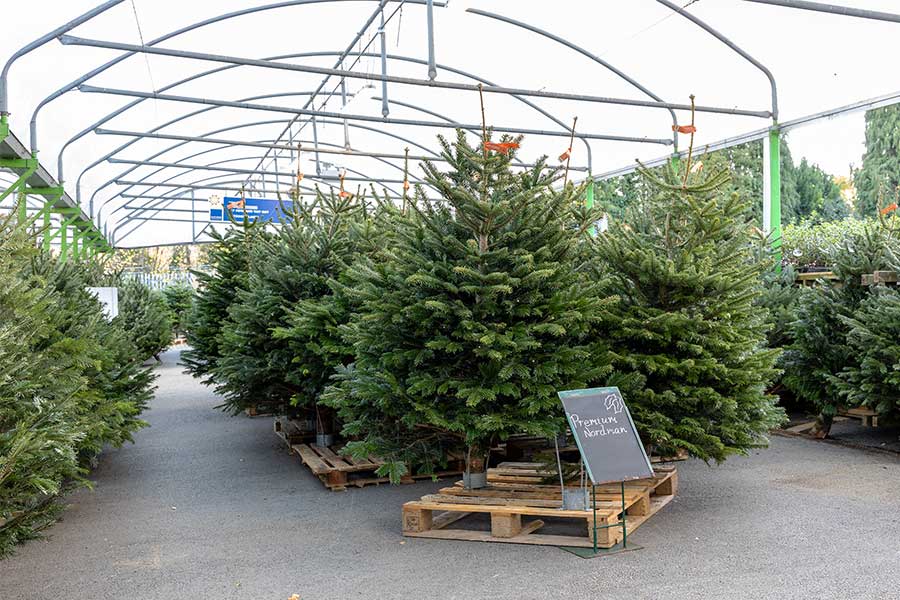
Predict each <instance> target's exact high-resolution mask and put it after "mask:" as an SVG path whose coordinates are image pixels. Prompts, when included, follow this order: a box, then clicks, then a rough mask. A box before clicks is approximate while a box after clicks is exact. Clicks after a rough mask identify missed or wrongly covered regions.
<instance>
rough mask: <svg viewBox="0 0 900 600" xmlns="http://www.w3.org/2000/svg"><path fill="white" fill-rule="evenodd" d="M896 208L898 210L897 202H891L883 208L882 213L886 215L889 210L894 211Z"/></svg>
mask: <svg viewBox="0 0 900 600" xmlns="http://www.w3.org/2000/svg"><path fill="white" fill-rule="evenodd" d="M895 210H897V203H896V202H891V203H890V204H888V205H887V206H885V207H884V208H882V209H881V214H883V215H886V214H888V213H889V212H893V211H895Z"/></svg>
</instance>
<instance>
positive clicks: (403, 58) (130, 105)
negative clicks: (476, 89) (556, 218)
mask: <svg viewBox="0 0 900 600" xmlns="http://www.w3.org/2000/svg"><path fill="white" fill-rule="evenodd" d="M339 54H340V53H339V52H335V51H318V52H302V53H293V54H283V55H278V56H273V57H270V58H268V59H267V60H283V59H287V58H309V57H317V56H337V55H339ZM356 56H359V57H365V58H370V57H377V56H378V55H376V54H374V53H368V54H367V53H357V54H356ZM388 58H389V59H390V60H397V61H401V62H410V63H418V64H427V63H426V61H424V60H422V59H419V58H415V57H409V56H403V55H398V54H388ZM239 66H241V65H224V66H221V67H216V68H214V69H209V70H207V71H204V72H201V73H197V74H195V75H191V76H190V77H186V78H184V79H181V80H179V81H176V82H174V83H171V84H169V85H166V86H164V87H162V88H160V89H159V90H158V91H160V92H163V91H167V90H170V89H172V88H174V87H176V86H179V85H182V84H184V83H188V82H191V81H194V80H196V79H200V78H202V77H206V76H207V75H213V74H216V73H220V72H222V71H226V70H228V69H235V68H238V67H239ZM438 67H439V68H441V69H443V70H445V71H448V72H451V73H456V74H458V75H462V76H463V77H468V78H469V79H472V80H474V81H478V82H480V83H483V84H486V85H494V83H493V82H491V81H489V80H487V79H484V78H482V77H480V76H478V75H474V74H472V73H470V72H467V71H463V70H462V69H457V68H455V67H450V66H448V65H445V64H438ZM298 93H299V92H298ZM304 93H306V92H304ZM309 93H311V92H309ZM274 97H278V95H265V96H254V97H251V98H248V100H251V99H261V98H274ZM512 97H513V98H515V99H516V100H518V101H519V102H522V103H523V104H525V105H526V106H528V107H530V108H532V109H534V110H536V111H537V112H539V113H540V114H542V115H544V116H545V117H547V118H548V119H550V120H551V121H553V122H554V123H556V124H557V125H559V126H561V127H563V128H565V127H566V124H565V123H563V122H562V121H561V120H559V119H557V118H556V117H554V116H553V115H552V114H550V113H549V112H548V111H546V110H544V109H543V108H541V107H540V106H538V105H537V104H535V103H534V102H532V101H531V100H529V99H527V98H524V97H520V96H516V95H513V96H512ZM145 100H147V98H138V99H136V100H133V101H132V102H129V103H128V104H126V105H124V106H122V107H121V108H119V109H117V110H115V111H113V112H111V113H109V114H108V115H106V116H105V117H102V118H101V119H100V120H98V121H97V122H95V123H94V124H93V125H91V126H89V127H87V128H85V129H83V130H81V131H80V132H79V133H77V134H75V135H74V136H73V137H71V138H69V140H68V141H67V142H66V143H65V144H63V147H62V149H61V150H60V153H59V157H58V165H57V170H58V177H57V179H58V180H59V181H60V182H61V181H63V153H64V152H65V150H66V148H67V147H68V146H69V145H70V144H72V143H73V142H75V141H77V140H78V139H80V138H81V137H83V136H85V135H87V134H88V133H90V132H91V131H93V130H94V129H96V128H97V127H100V126H101V125H104V124H105V123H107V122H109V121H110V120H111V119H113V118H115V117H117V116H119V115H121V114H122V113H124V112H126V111H128V110H130V109H131V108H133V107H134V106H136V105H138V104H140V103H141V102H144V101H145ZM215 108H217V107H215V106H211V107H207V108H204V109H200V110H197V111H194V112H193V113H189V114H188V115H185V117H184V118H187V117H188V116H193V115H197V114H200V113H203V112H206V111H208V110H214V109H215ZM180 120H182V118H181V117H179V118H176V119H173V120H172V121H169V122H168V123H165V124H163V125H160V126H158V127H156V128H154V129H152V130H151V131H158V130H159V129H161V128H163V127H166V126H167V125H171V124H173V123H175V122H177V121H180ZM287 122H289V123H291V122H294V120H293V119H288V120H287ZM319 122H321V123H326V122H329V121H325V120H322V119H319ZM351 127H356V128H358V129H369V130H371V131H376V130H375V129H373V128H371V127H365V126H363V125H355V126H354V125H351ZM378 131H381V130H378ZM381 132H382V133H384V134H385V135H393V134H390V133H388V132H385V131H381ZM393 137H396V138H398V139H401V140H403V141H405V142H407V143H410V144H413V145H415V146H416V147H419V148H422V149H423V150H426V151H427V152H431V153H432V154H435V153H434V152H432V151H431V150H429V149H427V148H425V147H424V146H421V145H420V144H417V143H415V142H411V141H410V140H407V139H406V138H404V137H400V136H397V135H393ZM575 137H576V138H578V139H580V140H581V141H582V143H584V145H585V148H586V150H587V157H588V161H587V162H588V170H590V169H591V164H592V154H591V145H590V143H588V141H587V140H586V139H584V138H583V137H581V136H579V135H578V134H576V135H575ZM136 141H137V140H132V141H130V142H127V143H125V144H123V145H122V146H120V147H119V148H118V149H116V150H115V151H113V152H112V153H110V154H107V155H106V156H104V157H103V158H101V159H99V160H97V161H95V162H94V163H92V164H91V165H89V166H87V167H86V168H85V169H84V170H82V172H81V174H80V175H79V176H78V180H77V182H76V186H75V196H76V201H77V202H78V203H79V204H81V179H82V177H83V176H84V174H85V172H87V171H88V170H90V169H91V168H93V167H95V166H97V165H99V164H102V163H103V162H104V161H105V160H106V159H107V158H109V157H110V156H113V155H115V154H116V153H117V152H119V151H121V150H124V149H125V148H127V147H128V146H130V145H131V144H133V143H135V142H136ZM435 156H437V154H435ZM95 195H96V191H95V193H94V194H92V196H91V203H90V210H89V214H90V215H91V217H93V214H94V209H93V198H94V196H95Z"/></svg>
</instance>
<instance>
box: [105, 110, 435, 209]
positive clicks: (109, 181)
mask: <svg viewBox="0 0 900 600" xmlns="http://www.w3.org/2000/svg"><path fill="white" fill-rule="evenodd" d="M285 95H289V94H285ZM204 110H207V109H204ZM288 121H289V120H288V119H275V120H267V121H256V122H252V123H241V124H239V125H232V126H229V127H225V128H222V129H219V130H217V131H215V132H211V133H210V134H214V133H220V132H223V131H231V130H235V129H241V128H244V127H254V126H258V125H268V124H273V123H287V122H288ZM327 123H328V124H334V125H339V124H340V121H327ZM350 127H352V128H354V129H364V130H367V131H371V132H373V133H378V134H381V135H386V136H388V137H391V138H395V139H398V140H400V141H402V142H406V143H408V144H410V145H412V146H415V147H417V148H419V149H420V150H423V151H424V152H427V153H429V154H433V155H435V156H437V154H436V153H435V152H434V151H433V150H431V149H429V148H426V147H425V146H422V145H420V144H418V143H416V142H414V141H412V140H408V139H406V138H404V137H402V136H399V135H396V134H393V133H391V132H388V131H383V130H380V129H376V128H374V127H368V126H365V125H350ZM134 141H137V140H134ZM132 143H133V142H132ZM180 145H181V144H178V145H175V146H172V147H170V148H167V149H165V150H163V151H161V152H159V153H157V154H155V155H153V156H152V157H151V158H156V157H157V156H159V155H161V154H163V153H165V152H168V151H169V150H172V149H174V148H176V147H178V146H180ZM200 154H203V152H199V153H197V154H194V155H191V156H198V155H200ZM110 156H111V155H107V156H106V157H105V158H104V159H102V160H101V161H100V162H102V161H105V160H106V159H107V158H109V157H110ZM98 164H99V162H98ZM136 168H137V167H133V168H131V169H127V170H125V171H124V172H123V173H120V174H119V175H118V177H122V176H124V175H127V174H128V173H131V172H132V171H134V170H136ZM160 170H161V169H160ZM157 172H159V170H157V171H154V173H157ZM154 173H151V174H148V175H146V176H145V177H144V178H146V177H149V176H150V175H153V174H154ZM118 177H117V178H118ZM117 178H113V179H110V180H108V181H107V182H106V183H104V184H103V185H102V186H100V187H99V188H97V189H96V190H95V191H94V194H92V196H91V203H92V204H93V201H94V198H95V196H96V194H97V192H99V191H100V190H101V189H103V188H105V187H107V186H108V185H112V184H113V183H114V182H115V181H116V180H117ZM125 191H128V190H127V189H126V190H123V192H125ZM121 193H122V192H119V193H117V194H115V195H113V196H112V197H110V198H107V199H106V200H104V201H103V203H102V204H101V205H100V208H99V209H98V211H97V218H98V222H99V219H100V217H101V212H102V210H103V207H104V206H106V205H107V204H108V203H109V202H111V201H112V200H114V199H115V198H116V197H118V196H119V195H120V194H121ZM113 212H115V210H114V211H113ZM112 214H113V213H110V215H108V216H107V218H109V216H111V215H112Z"/></svg>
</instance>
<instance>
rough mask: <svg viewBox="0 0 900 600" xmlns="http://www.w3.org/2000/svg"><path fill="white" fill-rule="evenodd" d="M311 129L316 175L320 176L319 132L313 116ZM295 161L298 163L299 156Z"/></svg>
mask: <svg viewBox="0 0 900 600" xmlns="http://www.w3.org/2000/svg"><path fill="white" fill-rule="evenodd" d="M344 122H345V123H346V122H347V120H346V119H344ZM312 127H313V150H314V151H315V153H316V175H319V176H321V175H322V167H321V165H320V164H319V130H318V127H317V126H316V117H315V115H313V117H312ZM297 160H298V161H299V160H300V157H299V156H298V157H297Z"/></svg>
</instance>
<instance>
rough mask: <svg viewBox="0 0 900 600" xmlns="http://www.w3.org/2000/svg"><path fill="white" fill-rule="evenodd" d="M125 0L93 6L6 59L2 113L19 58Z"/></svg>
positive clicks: (0, 88) (0, 76)
mask: <svg viewBox="0 0 900 600" xmlns="http://www.w3.org/2000/svg"><path fill="white" fill-rule="evenodd" d="M124 1H125V0H109V1H108V2H104V3H103V4H101V5H99V6H96V7H94V8H92V9H91V10H89V11H87V12H86V13H84V14H83V15H81V16H79V17H76V18H74V19H73V20H71V21H69V22H68V23H66V24H64V25H62V26H60V27H57V28H56V29H54V30H53V31H51V32H49V33H45V34H44V35H42V36H41V37H39V38H38V39H36V40H34V41H33V42H31V43H29V44H26V45H24V46H22V47H21V48H19V49H18V50H17V51H16V52H14V53H13V55H12V56H10V57H9V60H7V61H6V64H4V65H3V70H2V71H0V115H3V116H7V115H9V69H10V67H12V65H13V63H14V62H16V61H17V60H18V59H20V58H22V57H23V56H25V55H26V54H28V53H29V52H31V51H32V50H35V49H37V48H40V47H41V46H43V45H44V44H46V43H47V42H50V41H52V40H53V39H55V38H58V37H59V36H61V35H62V34H64V33H67V32H69V31H72V30H73V29H75V28H76V27H78V26H79V25H81V24H83V23H86V22H88V21H90V20H91V19H93V18H94V17H96V16H97V15H99V14H101V13H104V12H106V11H107V10H109V9H110V8H112V7H113V6H116V5H117V4H121V3H122V2H124ZM35 152H37V150H36V149H35V148H34V144H32V154H33V153H35Z"/></svg>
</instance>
